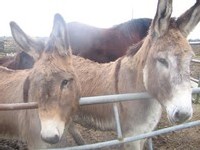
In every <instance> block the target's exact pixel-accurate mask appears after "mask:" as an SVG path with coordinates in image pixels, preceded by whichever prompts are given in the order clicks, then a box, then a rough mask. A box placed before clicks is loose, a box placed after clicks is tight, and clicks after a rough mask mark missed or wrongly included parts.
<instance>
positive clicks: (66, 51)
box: [46, 14, 72, 56]
mask: <svg viewBox="0 0 200 150" xmlns="http://www.w3.org/2000/svg"><path fill="white" fill-rule="evenodd" d="M47 44H48V47H47V49H46V51H47V52H53V51H55V50H56V51H57V52H58V54H59V55H61V56H71V53H72V52H71V47H70V44H69V35H68V31H67V26H66V23H65V21H64V19H63V18H62V16H61V15H60V14H56V15H55V16H54V24H53V29H52V32H51V35H50V37H49V41H48V43H47Z"/></svg>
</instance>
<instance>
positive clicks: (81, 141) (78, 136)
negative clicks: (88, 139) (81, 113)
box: [68, 122, 86, 145]
mask: <svg viewBox="0 0 200 150" xmlns="http://www.w3.org/2000/svg"><path fill="white" fill-rule="evenodd" d="M68 131H69V133H70V134H71V135H72V137H73V139H74V141H75V142H76V144H77V145H84V144H86V143H85V141H84V139H83V137H82V136H81V133H80V132H79V131H78V130H77V128H76V127H75V124H74V123H73V122H72V123H71V125H70V126H69V129H68Z"/></svg>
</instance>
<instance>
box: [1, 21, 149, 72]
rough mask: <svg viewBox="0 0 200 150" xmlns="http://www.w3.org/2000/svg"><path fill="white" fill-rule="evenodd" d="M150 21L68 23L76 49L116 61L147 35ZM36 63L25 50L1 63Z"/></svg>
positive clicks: (90, 56) (15, 65) (20, 65)
mask: <svg viewBox="0 0 200 150" xmlns="http://www.w3.org/2000/svg"><path fill="white" fill-rule="evenodd" d="M150 23H151V19H148V18H141V19H132V20H130V21H127V22H125V23H122V24H119V25H116V26H114V27H112V28H107V29H106V28H105V29H104V28H96V27H92V26H88V25H85V24H81V23H78V22H72V23H68V26H69V28H68V29H69V34H70V42H71V43H70V44H71V47H72V49H73V51H72V53H73V54H74V55H78V56H82V57H84V58H88V59H91V60H93V61H96V62H100V63H104V62H110V61H114V60H116V59H117V58H119V57H121V56H123V55H124V54H125V53H126V50H127V49H128V47H129V46H131V45H132V44H134V43H137V42H139V41H140V40H142V39H143V38H144V37H145V36H146V35H147V33H148V29H149V26H150ZM134 53H136V51H135V52H134ZM33 64H34V60H33V58H32V57H31V55H29V54H28V53H25V52H19V53H17V54H16V55H15V56H14V57H11V56H9V57H3V58H1V59H0V65H2V66H5V67H8V68H11V69H28V68H31V67H32V66H33Z"/></svg>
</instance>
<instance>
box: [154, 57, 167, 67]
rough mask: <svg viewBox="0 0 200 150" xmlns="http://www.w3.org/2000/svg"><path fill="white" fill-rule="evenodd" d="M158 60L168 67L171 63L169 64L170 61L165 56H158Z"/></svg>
mask: <svg viewBox="0 0 200 150" xmlns="http://www.w3.org/2000/svg"><path fill="white" fill-rule="evenodd" d="M157 60H158V62H159V63H161V64H162V65H164V66H165V67H167V68H168V66H169V65H168V62H167V60H166V59H164V58H158V59H157Z"/></svg>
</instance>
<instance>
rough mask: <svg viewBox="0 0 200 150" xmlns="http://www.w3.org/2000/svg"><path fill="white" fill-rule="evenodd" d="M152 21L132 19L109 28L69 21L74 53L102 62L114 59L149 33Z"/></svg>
mask: <svg viewBox="0 0 200 150" xmlns="http://www.w3.org/2000/svg"><path fill="white" fill-rule="evenodd" d="M150 23H151V19H148V18H140V19H132V20H130V21H127V22H124V23H121V24H119V25H116V26H113V27H112V28H107V29H103V28H96V27H92V26H88V25H84V24H80V23H69V31H70V38H71V45H72V49H73V54H74V55H78V56H82V57H84V58H88V59H90V60H93V61H96V62H100V63H103V62H110V61H114V60H116V59H117V58H119V57H121V56H123V55H125V53H126V50H127V49H128V47H129V46H131V45H132V44H135V43H137V42H139V41H141V40H142V39H143V38H144V37H145V36H146V35H147V33H148V29H149V26H150Z"/></svg>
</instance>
